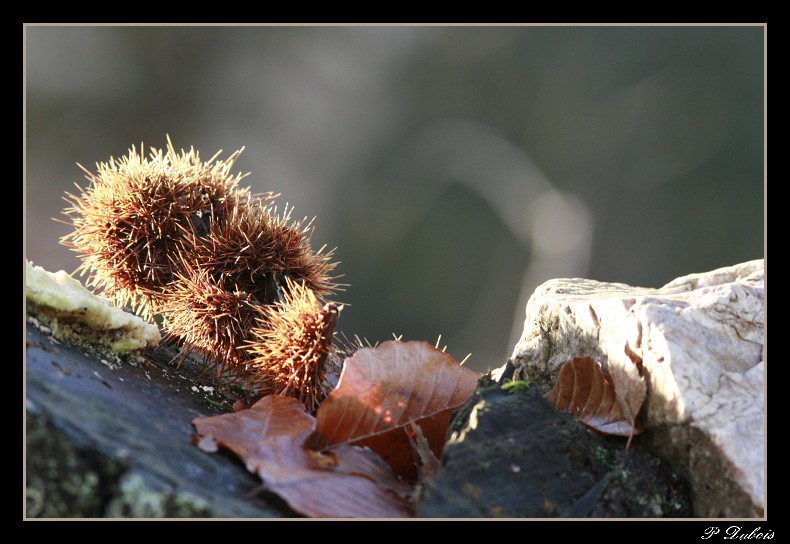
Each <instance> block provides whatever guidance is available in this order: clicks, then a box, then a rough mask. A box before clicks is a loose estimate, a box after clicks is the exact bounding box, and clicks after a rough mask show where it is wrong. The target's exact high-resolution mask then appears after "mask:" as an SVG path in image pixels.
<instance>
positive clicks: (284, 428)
mask: <svg viewBox="0 0 790 544" xmlns="http://www.w3.org/2000/svg"><path fill="white" fill-rule="evenodd" d="M192 423H193V424H194V425H195V428H196V429H197V432H198V435H199V436H198V441H197V445H198V447H200V448H201V449H203V450H205V451H209V452H210V451H216V449H217V447H218V446H222V447H225V448H228V449H230V450H231V451H233V452H234V453H236V454H237V455H238V456H239V457H241V458H242V459H243V460H244V462H245V464H246V465H247V469H248V470H249V471H250V472H253V473H255V474H257V475H258V476H260V478H261V479H262V480H263V482H264V485H265V487H266V488H267V489H268V490H270V491H272V492H274V493H276V494H277V495H279V496H280V497H282V498H283V499H284V500H285V501H286V502H287V503H288V504H289V506H290V507H291V508H293V509H294V510H296V511H298V512H301V513H302V514H305V515H308V516H312V517H326V518H333V517H363V518H383V517H408V516H409V515H410V513H409V498H410V494H411V488H410V487H409V486H408V485H407V484H405V483H404V482H402V481H401V480H399V479H398V478H397V477H395V475H394V474H393V473H392V470H391V469H390V467H389V466H387V464H386V463H384V462H383V461H382V460H381V459H380V458H379V457H378V456H377V455H376V454H374V453H373V452H371V451H369V450H365V449H362V448H359V447H356V446H351V445H349V444H343V445H339V446H337V447H334V448H331V449H329V450H325V451H321V452H318V451H314V450H310V449H307V448H305V447H304V442H305V440H306V439H307V438H308V437H309V436H310V435H311V433H312V432H313V430H314V428H315V418H313V416H311V415H309V414H307V413H306V412H305V409H304V407H303V406H302V404H301V403H300V402H299V401H297V400H296V399H292V398H286V397H281V396H275V395H271V396H267V397H264V398H262V399H261V400H260V401H258V402H257V403H255V405H253V406H252V408H250V409H249V410H242V411H240V412H236V413H232V414H223V415H220V416H214V417H208V418H198V419H194V420H193V421H192Z"/></svg>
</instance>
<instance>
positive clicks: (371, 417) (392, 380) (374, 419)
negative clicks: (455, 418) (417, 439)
mask: <svg viewBox="0 0 790 544" xmlns="http://www.w3.org/2000/svg"><path fill="white" fill-rule="evenodd" d="M479 378H480V374H479V373H478V372H475V371H473V370H470V369H468V368H465V367H462V366H461V365H459V364H458V363H457V362H456V361H455V360H454V359H453V358H452V357H451V356H450V355H448V354H447V353H444V352H443V351H440V350H438V349H436V348H435V347H434V346H432V345H431V344H429V343H427V342H401V341H389V342H384V343H382V344H380V345H378V346H376V347H375V348H362V349H359V350H358V351H357V352H355V353H354V355H353V356H352V357H350V358H348V359H346V362H345V366H344V368H343V373H342V374H341V376H340V381H339V383H338V386H337V388H336V389H335V390H334V391H332V393H330V395H329V396H328V397H327V398H326V399H325V400H324V402H323V403H322V404H321V407H320V408H319V409H318V412H317V414H316V419H317V423H316V430H315V433H314V434H313V436H312V437H311V438H310V441H309V445H310V447H311V448H313V449H315V450H322V449H325V448H327V447H330V446H332V447H334V446H337V445H338V444H355V445H358V446H367V447H369V448H370V449H371V450H373V451H375V452H377V453H378V454H379V455H380V456H381V457H382V458H383V459H384V460H385V461H387V462H388V463H389V464H390V466H391V467H392V468H393V469H394V470H395V473H396V474H398V475H400V476H401V477H403V478H406V479H409V480H414V479H416V478H417V476H418V469H417V464H416V462H415V453H414V452H413V450H412V446H411V443H410V435H411V437H412V438H413V437H414V431H413V430H412V427H411V425H418V426H419V427H420V429H421V430H422V433H423V434H424V437H425V439H427V442H428V444H429V446H430V449H431V450H432V451H433V454H434V455H435V456H436V457H437V458H440V457H441V454H442V449H443V448H444V438H445V434H446V433H447V427H448V425H449V422H450V416H452V414H453V412H454V411H455V410H456V409H457V408H458V407H460V406H461V404H463V403H464V402H465V401H466V399H467V398H469V395H471V394H472V392H473V391H474V390H475V387H476V386H477V381H478V379H479Z"/></svg>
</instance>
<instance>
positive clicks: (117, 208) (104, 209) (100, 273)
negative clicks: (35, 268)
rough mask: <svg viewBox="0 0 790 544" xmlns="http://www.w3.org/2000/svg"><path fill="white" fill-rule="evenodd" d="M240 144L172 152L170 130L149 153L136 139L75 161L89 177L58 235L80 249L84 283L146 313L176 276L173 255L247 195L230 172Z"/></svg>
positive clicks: (190, 244)
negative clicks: (230, 148)
mask: <svg viewBox="0 0 790 544" xmlns="http://www.w3.org/2000/svg"><path fill="white" fill-rule="evenodd" d="M241 151H242V150H239V151H236V152H235V153H233V154H232V155H230V157H228V158H227V159H225V160H219V159H217V157H218V155H219V153H217V154H216V155H214V156H213V157H212V158H210V159H209V160H208V161H205V162H203V161H201V159H200V155H199V153H198V152H197V151H195V150H194V149H193V148H192V149H190V150H189V151H188V152H186V151H183V150H182V151H181V152H180V153H178V152H176V151H175V149H174V147H173V144H172V142H171V141H170V139H169V138H168V147H167V151H166V152H165V151H164V150H162V149H158V150H157V149H152V150H151V153H150V158H148V159H147V158H145V157H144V155H143V147H142V145H141V146H140V152H139V153H138V152H137V150H136V149H135V148H134V147H132V148H131V150H130V151H129V154H128V155H126V156H125V157H122V158H121V159H120V160H115V159H114V158H111V159H110V160H109V161H108V162H103V163H98V164H97V173H96V174H93V173H91V172H90V171H88V170H86V169H85V168H84V167H82V166H80V167H81V168H82V169H83V170H84V171H85V173H86V177H87V179H88V180H89V182H90V184H89V186H88V187H87V188H86V189H85V190H82V189H80V194H79V195H77V196H75V195H72V194H68V198H66V200H67V202H69V203H70V204H71V206H70V207H68V208H67V209H66V210H65V211H64V214H65V215H66V216H67V217H68V218H69V219H70V223H68V224H71V225H72V226H73V227H74V231H73V232H71V233H69V234H67V235H66V236H64V237H63V238H62V239H61V242H62V243H63V244H65V245H66V246H69V247H70V248H72V249H73V250H74V251H76V252H77V253H79V254H80V258H81V260H82V263H81V265H80V267H79V269H78V270H79V271H80V272H81V274H83V275H84V274H85V273H87V274H88V279H87V281H86V283H87V285H88V286H89V287H94V288H97V289H99V290H101V291H103V294H104V295H105V296H107V297H108V298H110V299H112V300H113V301H114V302H115V303H116V304H117V305H119V306H125V305H127V304H128V305H130V306H132V307H133V308H135V309H136V310H137V311H138V312H139V313H142V314H143V315H144V316H146V317H148V318H149V319H150V318H151V317H152V316H153V314H155V313H157V312H158V309H157V308H158V303H159V302H160V298H161V295H162V293H164V292H165V291H166V290H167V289H168V285H169V284H170V283H171V282H172V281H173V280H174V279H175V274H176V272H177V265H174V257H176V256H178V255H184V254H190V253H192V252H193V251H194V242H195V240H199V239H201V238H203V237H205V236H206V235H207V234H208V231H209V230H210V228H211V226H212V224H213V223H215V222H217V221H220V222H221V221H222V218H223V217H224V216H225V215H226V214H227V213H229V211H230V210H233V209H236V208H238V207H239V206H240V205H244V203H245V202H248V201H249V200H250V194H249V189H246V188H239V187H238V183H239V181H241V179H242V178H244V177H245V176H244V175H242V174H237V175H235V176H234V175H231V173H230V170H231V168H232V166H233V163H234V162H235V160H236V159H237V158H238V156H239V154H240V153H241ZM78 189H79V186H78ZM270 197H271V195H261V196H260V197H259V198H262V199H264V200H265V199H268V198H270Z"/></svg>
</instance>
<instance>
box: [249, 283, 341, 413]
mask: <svg viewBox="0 0 790 544" xmlns="http://www.w3.org/2000/svg"><path fill="white" fill-rule="evenodd" d="M286 283H287V286H288V288H287V289H286V291H285V293H284V300H283V301H278V302H276V303H275V304H274V305H273V306H268V307H265V308H264V309H263V316H262V317H261V318H260V319H259V320H258V326H257V327H256V328H253V329H252V334H251V336H252V338H253V339H252V341H251V342H250V343H249V344H248V345H247V349H248V350H249V352H250V353H251V354H252V356H253V358H252V360H251V361H250V362H249V363H248V368H249V369H250V379H249V383H250V385H252V386H253V387H255V388H257V390H258V392H259V393H260V394H262V395H266V394H277V395H285V396H291V397H295V398H297V399H299V400H300V401H301V402H302V404H304V405H305V408H307V410H308V411H309V412H315V411H316V410H317V408H318V405H319V404H320V403H321V401H322V400H323V399H324V398H325V397H326V396H327V395H328V394H329V391H330V390H331V388H332V382H333V381H334V382H336V378H337V376H331V377H330V376H327V372H326V370H327V369H326V365H327V362H328V361H327V358H328V357H331V356H332V337H333V334H334V329H335V324H336V323H337V318H338V315H339V314H340V311H341V310H342V306H340V305H338V304H335V303H332V302H330V303H327V304H324V305H322V304H321V302H320V301H319V300H318V298H317V297H316V296H315V293H314V292H313V290H311V289H310V288H308V287H306V286H305V285H303V284H300V283H296V282H293V281H291V280H290V279H287V280H286ZM330 363H332V369H331V370H332V371H333V372H335V373H338V374H339V370H340V369H339V365H335V364H334V363H335V362H334V361H330ZM332 378H334V379H332Z"/></svg>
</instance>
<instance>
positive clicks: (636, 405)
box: [546, 357, 645, 443]
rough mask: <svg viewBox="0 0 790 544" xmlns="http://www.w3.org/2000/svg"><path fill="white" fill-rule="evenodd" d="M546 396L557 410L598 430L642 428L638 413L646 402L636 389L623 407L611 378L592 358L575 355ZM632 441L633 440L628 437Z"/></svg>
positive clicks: (623, 431) (619, 431) (617, 432)
mask: <svg viewBox="0 0 790 544" xmlns="http://www.w3.org/2000/svg"><path fill="white" fill-rule="evenodd" d="M546 398H547V399H548V400H549V401H550V402H551V403H552V404H554V407H555V408H556V409H557V410H567V411H569V412H570V413H571V414H572V415H573V416H574V417H576V418H577V419H578V420H579V421H581V422H582V423H584V424H585V425H587V426H588V427H591V428H593V429H595V430H597V431H600V432H603V433H606V434H614V435H619V436H628V437H629V438H630V437H631V436H633V435H634V434H638V433H640V432H641V431H642V429H641V428H639V427H638V426H637V424H636V415H637V414H638V413H639V409H640V408H641V406H642V403H643V402H644V399H645V395H644V394H643V395H642V396H641V398H639V395H638V394H637V392H636V391H635V388H634V390H633V391H632V394H631V395H630V396H629V397H628V399H629V401H630V404H628V405H627V406H626V407H624V406H623V404H622V403H621V401H620V400H619V395H618V394H617V392H616V390H615V383H614V382H613V380H612V377H611V376H610V375H609V374H607V373H605V372H604V371H603V369H602V368H601V365H600V364H599V363H598V362H597V361H595V360H594V359H592V358H590V357H574V358H573V359H571V360H570V361H567V362H566V363H565V364H564V365H563V366H562V368H561V369H560V373H559V375H558V376H557V381H556V383H555V384H554V387H553V388H552V389H551V391H549V392H548V393H547V394H546ZM629 443H630V440H629Z"/></svg>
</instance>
